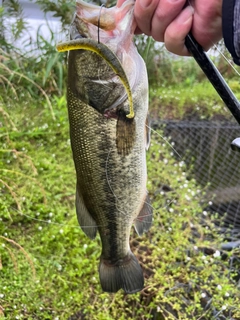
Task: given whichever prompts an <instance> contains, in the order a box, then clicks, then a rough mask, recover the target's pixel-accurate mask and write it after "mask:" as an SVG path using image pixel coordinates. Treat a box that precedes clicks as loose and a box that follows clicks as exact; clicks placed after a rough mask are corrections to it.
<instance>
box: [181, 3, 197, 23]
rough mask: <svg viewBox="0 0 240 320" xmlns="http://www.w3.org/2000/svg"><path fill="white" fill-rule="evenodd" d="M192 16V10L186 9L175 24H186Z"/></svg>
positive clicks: (189, 7)
mask: <svg viewBox="0 0 240 320" xmlns="http://www.w3.org/2000/svg"><path fill="white" fill-rule="evenodd" d="M193 14H194V9H193V7H191V6H188V7H186V8H185V9H184V10H183V11H182V12H181V14H180V15H179V16H178V18H177V22H178V23H180V24H185V23H188V21H189V20H190V19H192V16H193Z"/></svg>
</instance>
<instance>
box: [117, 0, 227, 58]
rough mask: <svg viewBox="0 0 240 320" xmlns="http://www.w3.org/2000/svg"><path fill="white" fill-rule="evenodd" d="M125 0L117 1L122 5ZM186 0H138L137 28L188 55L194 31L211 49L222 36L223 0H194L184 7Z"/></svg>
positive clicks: (196, 37)
mask: <svg viewBox="0 0 240 320" xmlns="http://www.w3.org/2000/svg"><path fill="white" fill-rule="evenodd" d="M122 2H123V0H119V1H118V5H120V4H121V3H122ZM185 3H186V0H177V1H169V0H151V1H146V0H142V1H141V0H136V3H135V10H134V14H135V18H136V21H137V25H138V30H137V32H143V33H145V34H146V35H149V36H152V37H153V38H154V39H155V40H157V41H161V42H165V45H166V48H167V49H168V50H169V51H171V52H173V53H175V54H178V55H189V52H188V50H187V48H186V47H185V45H184V42H185V38H186V36H187V34H188V33H189V32H190V30H191V31H192V34H193V36H194V37H195V39H196V40H197V41H198V43H199V44H200V45H201V46H202V47H203V48H204V49H205V50H208V49H209V48H210V47H211V46H212V45H213V44H214V43H216V42H217V41H219V40H220V39H221V38H222V0H211V1H210V0H195V1H191V4H190V5H189V6H187V7H185V8H184V5H185Z"/></svg>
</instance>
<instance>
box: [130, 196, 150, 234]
mask: <svg viewBox="0 0 240 320" xmlns="http://www.w3.org/2000/svg"><path fill="white" fill-rule="evenodd" d="M151 225H152V206H151V204H150V198H149V196H148V194H146V199H145V201H144V204H143V207H142V209H141V211H140V213H139V215H138V217H137V218H136V220H135V221H134V227H135V230H136V232H137V234H138V235H139V236H141V235H142V234H143V232H145V231H148V230H149V229H150V227H151Z"/></svg>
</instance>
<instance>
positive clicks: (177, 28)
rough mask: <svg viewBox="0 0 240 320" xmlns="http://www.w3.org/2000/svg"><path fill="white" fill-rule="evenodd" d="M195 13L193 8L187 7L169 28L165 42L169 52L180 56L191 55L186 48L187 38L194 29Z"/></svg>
mask: <svg viewBox="0 0 240 320" xmlns="http://www.w3.org/2000/svg"><path fill="white" fill-rule="evenodd" d="M193 13H194V10H193V8H192V7H190V6H188V7H186V8H185V9H184V10H183V11H182V12H181V13H180V14H179V15H178V17H177V18H176V19H175V20H173V22H172V23H171V24H170V25H169V26H168V27H167V29H166V32H165V35H164V42H165V46H166V48H167V50H168V51H171V52H172V53H175V54H178V55H180V56H189V55H190V53H189V52H188V50H187V48H186V46H185V38H186V36H187V34H188V33H189V32H190V30H191V28H192V23H193Z"/></svg>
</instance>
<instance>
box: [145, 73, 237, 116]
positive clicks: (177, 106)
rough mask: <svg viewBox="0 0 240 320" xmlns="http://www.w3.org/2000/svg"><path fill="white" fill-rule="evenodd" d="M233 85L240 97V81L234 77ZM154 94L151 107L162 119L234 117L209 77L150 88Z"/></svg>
mask: <svg viewBox="0 0 240 320" xmlns="http://www.w3.org/2000/svg"><path fill="white" fill-rule="evenodd" d="M229 85H230V87H231V88H232V90H233V92H234V93H235V94H236V96H237V98H238V99H240V94H239V88H240V82H239V81H236V80H230V81H229ZM150 97H151V104H150V110H151V112H152V114H153V115H155V116H156V117H159V118H160V119H174V120H176V119H184V118H188V119H190V118H191V119H195V120H196V119H198V120H204V119H205V120H209V119H213V118H214V117H216V116H217V117H219V116H220V117H224V118H226V119H232V115H231V113H230V111H229V110H228V108H227V107H226V106H225V104H224V103H223V101H222V100H221V98H220V97H219V95H218V94H217V92H216V91H215V89H214V88H213V86H212V85H211V84H210V82H209V81H208V80H206V79H204V80H202V81H201V82H199V81H194V82H193V83H189V82H188V81H187V80H186V82H183V83H182V84H172V85H166V84H163V85H161V86H159V87H158V88H157V89H155V88H150Z"/></svg>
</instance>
